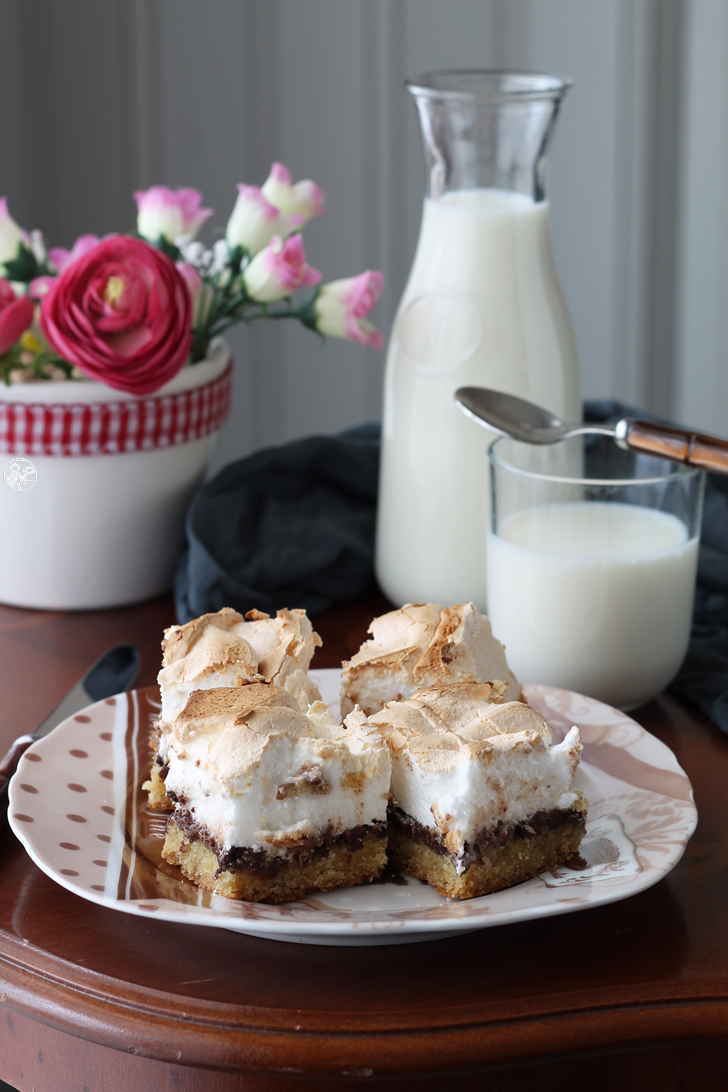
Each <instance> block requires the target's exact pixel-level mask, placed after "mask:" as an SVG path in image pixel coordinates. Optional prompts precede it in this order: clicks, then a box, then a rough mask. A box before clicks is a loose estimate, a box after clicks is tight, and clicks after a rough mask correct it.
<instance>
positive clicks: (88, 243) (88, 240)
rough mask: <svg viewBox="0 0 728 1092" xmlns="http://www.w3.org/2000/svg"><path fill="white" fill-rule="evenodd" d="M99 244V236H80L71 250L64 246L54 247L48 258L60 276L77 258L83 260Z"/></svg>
mask: <svg viewBox="0 0 728 1092" xmlns="http://www.w3.org/2000/svg"><path fill="white" fill-rule="evenodd" d="M99 242H100V240H99V237H98V235H79V237H78V239H76V242H75V243H74V244H73V246H72V247H71V249H70V250H66V248H65V247H63V246H53V247H51V249H50V250H49V251H48V257H49V258H50V260H51V261H52V262H53V265H54V267H55V270H56V273H59V274H60V273H62V272H63V270H64V269H65V268H66V266H68V265H70V264H71V262H75V261H76V258H82V257H83V256H84V254H88V252H89V250H93V248H94V247H95V246H96V245H97V244H98V243H99Z"/></svg>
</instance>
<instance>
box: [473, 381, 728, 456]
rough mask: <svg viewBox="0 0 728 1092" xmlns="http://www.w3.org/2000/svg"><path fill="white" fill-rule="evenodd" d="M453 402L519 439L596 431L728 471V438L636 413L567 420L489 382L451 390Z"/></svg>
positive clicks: (539, 440) (548, 439)
mask: <svg viewBox="0 0 728 1092" xmlns="http://www.w3.org/2000/svg"><path fill="white" fill-rule="evenodd" d="M455 401H456V402H457V404H458V406H459V407H460V409H461V410H462V411H463V413H465V414H467V416H468V417H472V418H473V420H474V421H477V422H478V424H480V425H486V426H487V427H488V428H490V429H492V430H493V432H497V433H499V434H500V435H501V436H510V437H511V438H512V439H514V440H520V441H521V442H522V443H526V444H554V443H556V441H557V440H565V439H567V438H568V437H569V436H581V435H583V434H585V433H592V434H593V433H599V434H601V435H603V436H612V437H613V438H614V440H615V441H616V443H617V444H619V446H620V447H622V448H624V449H625V450H626V449H628V448H632V449H633V450H635V451H644V452H646V453H647V454H649V455H660V456H662V457H663V458H665V459H673V460H675V461H676V462H680V463H689V464H690V465H691V466H700V467H703V468H704V469H705V470H713V471H715V472H716V473H718V474H728V440H720V439H718V437H716V436H706V435H703V434H702V433H699V432H693V431H691V430H690V429H682V428H673V427H670V426H668V425H656V424H653V422H652V421H640V420H637V419H636V418H635V417H623V418H622V420H621V421H617V423H616V425H565V424H564V422H563V421H562V420H561V419H560V418H559V417H556V416H555V414H553V413H549V411H548V410H545V409H543V408H542V407H541V406H536V405H534V403H533V402H527V401H526V399H525V398H518V397H516V395H514V394H504V393H503V391H493V390H489V389H488V388H487V387H460V388H459V389H458V390H456V391H455Z"/></svg>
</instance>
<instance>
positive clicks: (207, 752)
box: [146, 603, 586, 902]
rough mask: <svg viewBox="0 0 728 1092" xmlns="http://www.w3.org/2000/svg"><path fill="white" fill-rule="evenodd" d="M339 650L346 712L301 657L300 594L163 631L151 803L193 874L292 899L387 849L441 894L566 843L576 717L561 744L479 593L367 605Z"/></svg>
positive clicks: (208, 884) (557, 858)
mask: <svg viewBox="0 0 728 1092" xmlns="http://www.w3.org/2000/svg"><path fill="white" fill-rule="evenodd" d="M370 633H371V640H369V641H366V642H365V643H364V644H363V645H362V647H361V649H360V650H359V652H358V653H357V654H356V655H355V656H353V657H352V659H351V660H349V661H348V663H345V664H344V665H343V670H342V713H343V714H344V715H345V720H344V723H343V725H342V724H341V723H340V722H339V720H338V719H336V718H335V717H334V716H333V715H332V714H331V712H330V711H329V709H328V708H327V706H325V705H324V704H323V702H321V701H320V700H319V699H320V695H319V693H318V690H317V689H316V687H315V686H314V684H313V682H312V680H311V679H310V678H309V676H308V674H307V672H308V667H309V664H310V662H311V657H312V655H313V652H314V649H315V647H316V645H317V644H320V640H319V638H318V636H317V635H316V634H315V633H314V631H313V629H312V627H311V623H310V622H309V620H308V618H307V617H306V615H305V612H304V611H300V610H290V611H289V610H285V611H279V612H278V614H277V616H276V618H270V617H269V616H268V615H265V614H261V613H260V612H258V611H250V612H249V613H248V614H247V615H246V619H243V617H242V616H241V615H240V614H238V613H237V612H236V611H233V610H229V609H224V610H221V611H218V612H217V613H216V614H208V615H204V616H203V617H201V618H196V619H194V620H193V621H192V622H189V623H187V624H186V625H184V626H172V627H171V628H170V629H168V630H166V632H165V640H164V643H163V649H164V661H163V667H162V670H161V671H160V674H159V684H160V689H161V693H162V710H161V716H160V720H159V739H158V744H157V755H156V758H155V761H154V765H153V767H152V775H151V778H150V781H149V782H148V783H147V786H146V787H147V788H148V789H149V806H150V807H151V808H153V809H163V810H171V811H172V814H171V816H170V818H169V820H168V823H167V831H166V837H165V842H164V848H163V856H164V858H165V859H166V860H167V861H169V862H170V863H171V864H174V865H178V866H179V867H180V868H181V870H182V872H183V874H184V875H185V876H186V877H187V878H188V879H190V880H192V881H193V882H194V883H195V884H197V885H198V886H200V887H202V888H205V889H207V890H210V891H214V892H216V893H218V894H221V895H227V896H229V897H232V898H240V899H248V900H251V901H265V902H284V901H288V900H291V899H297V898H300V897H301V896H302V895H304V894H305V893H307V892H309V891H314V890H319V891H327V890H330V889H331V888H334V887H340V886H342V885H345V886H349V885H352V884H360V883H365V882H367V881H370V880H372V879H374V878H376V877H377V876H378V875H379V874H380V873H381V871H382V870H383V868H384V866H385V864H386V863H387V860H389V863H390V864H391V865H393V866H394V868H395V869H397V870H399V871H400V872H403V873H406V874H409V875H413V876H416V877H418V878H419V879H421V880H423V881H425V882H426V883H428V884H430V885H431V886H432V887H434V888H435V889H436V890H437V891H438V892H440V894H442V895H445V896H447V897H449V898H460V899H463V898H472V897H474V896H477V895H485V894H489V893H490V892H493V891H498V890H500V889H501V888H504V887H510V886H512V885H513V884H516V883H521V882H523V881H524V880H528V879H530V878H531V877H533V876H536V875H538V874H539V873H540V872H543V871H544V870H546V869H549V868H554V867H556V866H558V865H561V864H563V863H564V862H565V861H567V860H569V858H571V857H573V856H574V855H575V854H576V852H577V850H578V847H579V843H580V841H581V839H582V837H583V834H584V824H585V813H586V801H585V800H584V799H583V797H581V795H580V794H579V793H578V792H577V791H575V790H574V788H573V780H574V774H575V772H576V768H577V765H578V762H579V757H580V754H581V741H580V738H579V732H578V729H576V728H572V729H571V731H570V732H569V733H568V735H567V736H566V738H565V740H564V741H563V742H562V743H560V744H556V745H553V743H552V733H551V729H550V728H549V725H548V724H547V723H546V721H545V720H544V719H543V717H542V716H541V715H540V714H539V713H537V712H536V711H535V710H534V709H532V708H531V707H530V706H529V705H527V704H525V703H524V702H522V701H520V700H518V699H520V697H521V687H520V684H519V682H518V680H517V679H516V678H515V677H514V676H513V674H512V672H511V671H510V670H509V668H508V665H507V663H506V659H505V652H504V649H503V646H502V645H501V644H500V643H499V642H498V641H497V640H496V639H495V638H494V637H493V634H492V632H491V628H490V623H489V621H488V619H487V618H486V617H485V616H484V615H481V614H480V613H479V612H478V611H477V609H476V608H475V607H474V606H473V604H472V603H463V604H459V605H457V606H454V607H446V608H443V607H440V606H437V605H433V604H426V605H421V604H414V605H409V606H405V607H403V608H402V609H401V610H396V611H391V612H390V613H388V614H385V615H383V616H381V617H380V618H375V619H374V621H373V622H372V625H371V627H370Z"/></svg>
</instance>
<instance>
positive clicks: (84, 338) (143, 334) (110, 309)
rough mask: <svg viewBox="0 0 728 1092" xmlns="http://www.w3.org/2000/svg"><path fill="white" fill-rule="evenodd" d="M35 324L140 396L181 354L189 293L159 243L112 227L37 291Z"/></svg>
mask: <svg viewBox="0 0 728 1092" xmlns="http://www.w3.org/2000/svg"><path fill="white" fill-rule="evenodd" d="M41 328H42V330H43V333H44V334H45V336H46V338H47V339H48V341H49V343H50V345H51V346H52V347H53V348H54V349H55V350H56V352H57V353H58V354H59V355H60V356H62V357H63V358H64V359H65V360H68V361H69V362H70V363H71V364H74V365H75V366H76V367H77V368H79V369H80V370H81V371H82V372H84V373H85V374H86V375H88V376H90V377H91V378H92V379H98V380H99V381H100V382H102V383H106V384H107V385H108V386H109V387H114V388H115V389H116V390H121V391H126V392H127V393H129V394H133V395H137V396H139V397H144V396H146V395H149V394H153V393H154V392H155V391H157V390H159V388H160V387H161V386H163V385H164V384H165V383H167V382H169V380H170V379H173V378H174V376H175V375H176V374H177V372H179V371H180V369H181V368H182V367H183V365H184V363H185V361H186V360H187V357H188V355H189V350H190V343H191V341H192V299H191V297H190V292H189V289H188V288H187V284H186V282H185V280H184V278H183V277H182V275H181V273H180V272H179V271H178V270H177V269H176V268H175V266H174V263H173V262H172V261H171V260H170V259H169V258H168V257H167V256H166V254H163V253H162V251H161V250H157V249H156V248H155V247H153V246H150V245H149V243H145V242H144V240H143V239H134V238H130V237H129V236H127V235H111V236H109V237H108V238H106V239H104V240H103V241H102V242H100V243H99V244H98V246H95V247H94V248H93V249H92V250H89V251H88V253H86V254H84V255H83V257H81V258H77V259H76V261H75V262H72V263H71V265H69V266H67V268H66V269H65V270H64V272H63V273H62V274H61V276H60V277H59V278H58V281H57V282H56V284H55V285H54V286H53V287H52V288H51V290H50V292H48V293H47V294H46V295H45V296H44V297H43V299H42V301H41Z"/></svg>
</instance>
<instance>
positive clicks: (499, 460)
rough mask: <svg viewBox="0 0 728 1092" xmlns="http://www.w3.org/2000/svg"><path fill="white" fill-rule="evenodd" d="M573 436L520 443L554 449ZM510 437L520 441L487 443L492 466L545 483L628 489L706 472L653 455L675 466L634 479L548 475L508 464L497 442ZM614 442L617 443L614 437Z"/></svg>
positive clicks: (595, 433) (636, 453)
mask: <svg viewBox="0 0 728 1092" xmlns="http://www.w3.org/2000/svg"><path fill="white" fill-rule="evenodd" d="M582 435H584V434H582ZM587 435H588V434H587ZM594 435H595V436H602V437H603V438H604V439H605V440H609V439H610V437H609V436H606V435H605V434H604V433H603V432H600V431H598V430H596V429H595V431H594ZM570 439H576V437H574V436H572V437H566V438H565V439H563V440H557V441H556V442H555V443H553V444H548V445H534V444H522V445H521V446H522V447H534V446H548V447H552V448H555V447H558V446H559V445H560V444H564V443H567V442H568V440H570ZM509 440H510V442H511V443H518V441H517V440H513V439H512V438H511V437H510V436H496V438H495V440H491V442H490V444H488V461H489V462H490V463H491V465H492V466H497V467H499V468H500V469H502V470H512V471H514V472H515V473H516V474H521V475H523V477H524V478H532V479H534V480H536V481H542V482H556V483H558V484H559V485H591V486H594V485H597V486H611V487H614V486H623V487H625V488H626V487H627V486H631V485H659V484H660V483H661V482H670V481H673V482H674V481H684V480H685V479H687V478H694V477H698V476H699V475H701V474H703V473H704V471H703V469H702V467H699V466H688V465H687V464H684V463H679V462H677V461H674V462H673V460H671V459H666V458H664V457H663V456H661V455H651V456H650V457H651V458H653V459H660V460H661V461H662V462H664V463H667V465H668V466H670V467H672V469H671V470H669V471H666V472H665V473H664V474H649V475H647V476H645V477H634V478H585V477H578V478H575V477H571V476H564V475H563V474H547V473H544V472H543V471H540V470H525V469H524V468H523V467H520V466H516V465H515V463H509V462H508V461H507V460H506V459H504V458H503V457H502V456H501V455H499V454H498V452H497V451H496V450H495V449H496V448H497V446H498V444H501V443H505V442H507V441H509ZM611 442H612V443H614V441H613V440H612V441H611ZM630 453H631V454H634V455H639V454H645V455H649V454H650V453H649V452H637V451H633V450H632V449H630Z"/></svg>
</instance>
